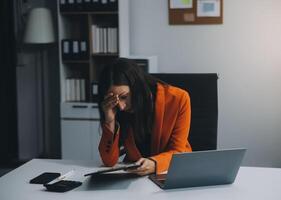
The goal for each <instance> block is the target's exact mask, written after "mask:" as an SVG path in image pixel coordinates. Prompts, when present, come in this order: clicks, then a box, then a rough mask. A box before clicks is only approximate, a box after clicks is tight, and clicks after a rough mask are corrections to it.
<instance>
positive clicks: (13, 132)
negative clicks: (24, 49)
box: [0, 0, 17, 163]
mask: <svg viewBox="0 0 281 200" xmlns="http://www.w3.org/2000/svg"><path fill="white" fill-rule="evenodd" d="M0 24H1V29H0V70H1V78H0V83H1V84H0V87H1V90H0V94H1V95H0V106H1V109H0V110H1V114H0V116H1V120H0V122H1V123H0V124H1V126H0V137H1V138H0V158H1V159H0V162H1V163H2V162H8V161H12V160H15V159H16V158H17V109H16V49H15V46H16V45H15V37H14V27H13V24H14V23H13V1H11V0H1V1H0Z"/></svg>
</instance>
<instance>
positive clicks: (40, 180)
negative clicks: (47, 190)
mask: <svg viewBox="0 0 281 200" xmlns="http://www.w3.org/2000/svg"><path fill="white" fill-rule="evenodd" d="M60 175H61V174H60V173H56V172H44V173H42V174H40V175H39V176H36V177H35V178H33V179H31V180H30V181H29V183H31V184H46V183H49V182H50V181H52V180H54V179H56V178H58V177H59V176H60Z"/></svg>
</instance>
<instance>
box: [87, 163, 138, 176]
mask: <svg viewBox="0 0 281 200" xmlns="http://www.w3.org/2000/svg"><path fill="white" fill-rule="evenodd" d="M139 166H141V165H140V164H136V163H132V164H127V165H121V166H116V167H110V168H107V169H101V170H98V171H95V172H92V173H88V174H85V175H84V176H94V175H100V174H106V173H108V172H115V171H120V170H128V169H136V168H138V167H139Z"/></svg>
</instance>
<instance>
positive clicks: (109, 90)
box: [98, 58, 191, 175]
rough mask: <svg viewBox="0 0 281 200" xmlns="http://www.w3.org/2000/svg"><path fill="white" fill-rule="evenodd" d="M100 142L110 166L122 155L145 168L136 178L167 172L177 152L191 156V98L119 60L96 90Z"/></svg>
mask: <svg viewBox="0 0 281 200" xmlns="http://www.w3.org/2000/svg"><path fill="white" fill-rule="evenodd" d="M98 90H99V91H98V93H99V111H100V116H101V119H100V121H101V126H102V137H101V141H100V144H99V152H100V155H101V158H102V161H103V162H104V164H105V165H106V166H113V165H115V164H116V163H117V162H118V158H119V157H120V156H121V155H122V154H124V153H125V154H126V156H125V159H124V161H128V162H136V164H140V165H141V166H140V167H138V168H137V169H134V170H130V172H132V173H136V174H138V175H147V174H151V173H161V172H163V171H166V170H167V169H168V167H169V163H170V160H171V157H172V154H173V153H177V152H188V151H191V146H190V144H189V142H188V140H187V138H188V133H189V127H190V115H191V110H190V98H189V95H188V93H187V92H186V91H184V90H182V89H179V88H176V87H173V86H171V85H168V84H166V83H164V82H162V81H160V80H157V79H155V78H153V77H152V76H151V75H149V74H147V73H145V72H143V70H142V69H140V68H139V67H138V66H137V64H136V63H134V62H133V61H132V60H129V59H126V58H119V59H117V60H116V61H115V62H114V63H112V64H110V65H108V66H106V67H105V68H104V70H103V71H102V73H101V76H100V79H99V86H98Z"/></svg>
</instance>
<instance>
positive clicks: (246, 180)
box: [0, 159, 281, 200]
mask: <svg viewBox="0 0 281 200" xmlns="http://www.w3.org/2000/svg"><path fill="white" fill-rule="evenodd" d="M95 166H97V165H96V164H95V163H93V162H90V161H66V160H47V159H46V160H45V159H44V160H42V159H33V160H32V161H30V162H28V163H26V164H24V165H22V166H21V167H19V168H17V169H15V170H13V171H11V172H10V173H8V174H6V175H4V176H3V177H1V178H0V199H1V200H18V199H21V200H33V199H41V200H47V199H62V200H63V199H67V200H72V199H91V200H93V199H95V200H99V199H106V200H108V199H112V200H113V199H114V200H116V199H122V200H124V199H147V200H148V199H149V200H150V199H159V200H165V199H185V200H186V199H192V200H206V199H208V200H213V199H214V200H215V199H216V200H219V199H223V200H225V199H228V200H232V199H237V200H244V199H245V200H249V199H255V200H265V199H270V200H280V199H281V169H280V168H258V167H241V168H240V170H239V172H238V175H237V178H236V180H235V182H234V183H233V184H231V185H221V186H210V187H196V188H183V189H173V190H166V191H164V190H162V189H160V188H159V187H158V186H156V185H155V184H154V183H152V182H151V181H150V180H149V179H148V178H147V177H141V178H134V179H129V180H128V179H124V180H115V181H110V182H102V183H101V182H95V181H93V179H91V178H90V177H84V176H83V175H84V174H85V173H88V172H91V171H93V169H95V168H96V167H95ZM72 169H75V174H74V175H73V176H72V177H71V178H70V179H72V180H79V181H82V182H83V184H82V186H80V187H78V188H76V189H75V190H72V191H69V192H66V193H55V192H48V191H46V190H45V188H44V187H43V186H42V185H34V184H29V183H28V182H29V180H30V179H32V178H33V177H35V176H37V175H39V174H41V173H42V172H60V173H66V172H67V171H70V170H72Z"/></svg>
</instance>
